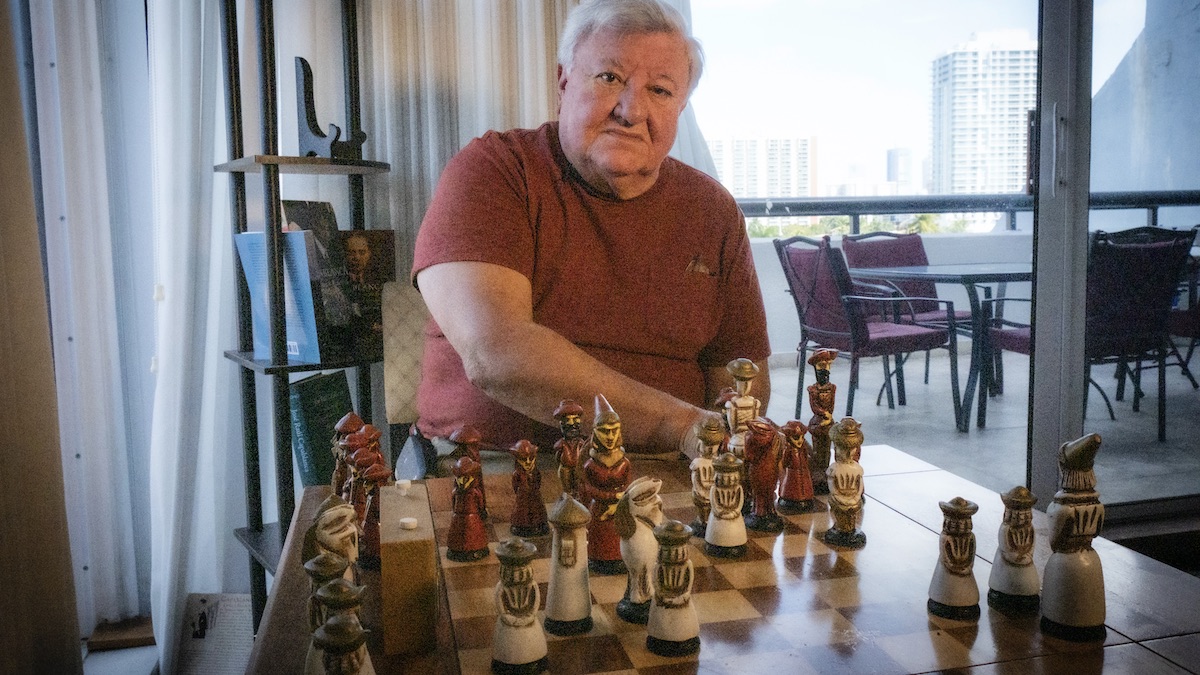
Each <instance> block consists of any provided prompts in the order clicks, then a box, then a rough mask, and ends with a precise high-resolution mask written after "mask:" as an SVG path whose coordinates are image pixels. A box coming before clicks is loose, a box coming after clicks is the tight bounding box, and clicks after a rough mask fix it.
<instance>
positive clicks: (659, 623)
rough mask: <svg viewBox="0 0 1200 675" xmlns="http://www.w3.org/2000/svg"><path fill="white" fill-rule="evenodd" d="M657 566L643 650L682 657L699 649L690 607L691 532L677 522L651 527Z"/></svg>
mask: <svg viewBox="0 0 1200 675" xmlns="http://www.w3.org/2000/svg"><path fill="white" fill-rule="evenodd" d="M654 537H655V539H657V540H658V566H657V568H656V569H655V576H654V601H653V604H652V605H651V607H650V618H649V622H648V623H647V625H646V648H647V649H649V650H650V651H652V652H654V653H655V654H658V655H659V656H686V655H688V654H694V653H695V652H696V650H698V649H700V619H699V616H698V615H697V614H696V606H695V605H694V604H692V574H693V566H692V561H691V560H690V559H689V558H688V551H687V546H688V542H689V541H690V540H691V538H692V529H691V528H690V527H688V526H687V525H684V524H683V523H681V522H679V521H678V520H667V521H665V522H663V523H662V524H661V525H659V526H658V527H656V528H654Z"/></svg>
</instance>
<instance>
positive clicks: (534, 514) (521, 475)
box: [509, 440, 550, 537]
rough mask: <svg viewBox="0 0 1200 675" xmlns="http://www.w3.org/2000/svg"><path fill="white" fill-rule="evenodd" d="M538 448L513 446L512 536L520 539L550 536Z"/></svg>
mask: <svg viewBox="0 0 1200 675" xmlns="http://www.w3.org/2000/svg"><path fill="white" fill-rule="evenodd" d="M537 452H538V449H537V446H536V445H534V444H533V443H530V442H529V441H526V440H520V441H517V442H516V443H514V444H513V446H512V449H511V450H509V453H510V454H511V455H512V456H513V464H514V466H513V474H512V487H513V496H514V499H513V510H512V517H511V518H510V519H509V520H510V521H511V523H512V527H511V529H512V533H513V534H515V535H516V536H518V537H541V536H544V535H546V534H547V533H549V531H550V526H549V525H548V524H547V522H546V504H545V503H544V502H542V472H541V471H540V470H539V469H538V468H537Z"/></svg>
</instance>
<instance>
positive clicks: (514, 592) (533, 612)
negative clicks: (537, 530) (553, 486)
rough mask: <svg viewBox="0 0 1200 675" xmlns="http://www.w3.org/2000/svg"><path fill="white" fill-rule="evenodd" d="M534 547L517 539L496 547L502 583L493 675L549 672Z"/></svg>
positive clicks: (498, 588) (496, 597) (498, 591)
mask: <svg viewBox="0 0 1200 675" xmlns="http://www.w3.org/2000/svg"><path fill="white" fill-rule="evenodd" d="M536 553H537V549H536V548H535V547H534V545H533V544H530V543H529V542H527V541H525V540H524V539H521V538H520V537H513V538H511V539H506V540H504V542H503V543H502V544H500V546H498V547H496V557H497V558H499V559H500V582H499V583H497V584H496V592H495V595H494V601H495V605H496V627H495V629H494V630H493V631H492V672H494V673H540V672H542V671H544V670H546V634H545V633H543V632H542V627H541V626H540V625H538V622H537V611H538V603H539V601H540V599H541V597H540V594H539V593H538V585H537V584H536V583H534V581H533V567H532V566H531V565H530V562H531V561H532V560H533V556H534V554H536Z"/></svg>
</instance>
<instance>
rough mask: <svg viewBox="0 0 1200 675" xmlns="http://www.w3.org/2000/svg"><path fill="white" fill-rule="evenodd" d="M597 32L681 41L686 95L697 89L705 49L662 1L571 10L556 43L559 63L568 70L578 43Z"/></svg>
mask: <svg viewBox="0 0 1200 675" xmlns="http://www.w3.org/2000/svg"><path fill="white" fill-rule="evenodd" d="M600 30H615V31H617V32H618V33H620V34H622V35H630V34H639V33H670V34H672V35H678V36H679V37H681V38H682V39H683V42H684V45H685V46H686V47H687V53H688V93H691V92H692V90H694V89H695V88H696V83H698V82H699V81H700V73H701V72H703V71H704V50H703V49H701V47H700V42H699V41H698V40H697V39H696V38H694V37H692V34H691V31H690V30H689V29H688V25H687V21H686V20H685V19H684V18H683V15H682V14H680V13H679V10H677V9H675V8H674V7H672V6H670V5H668V4H667V3H665V2H663V1H662V0H584V2H582V3H580V4H579V5H577V6H576V7H575V8H574V9H572V10H571V13H570V14H569V15H568V16H567V22H566V24H565V25H564V26H563V34H562V39H561V40H559V43H558V63H559V65H561V66H562V67H563V69H564V70H566V71H570V70H571V66H572V65H574V62H575V50H576V49H578V47H579V43H581V42H583V41H584V40H585V39H587V38H588V36H590V35H592V34H593V33H596V32H599V31H600Z"/></svg>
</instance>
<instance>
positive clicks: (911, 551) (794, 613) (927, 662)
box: [247, 429, 1200, 674]
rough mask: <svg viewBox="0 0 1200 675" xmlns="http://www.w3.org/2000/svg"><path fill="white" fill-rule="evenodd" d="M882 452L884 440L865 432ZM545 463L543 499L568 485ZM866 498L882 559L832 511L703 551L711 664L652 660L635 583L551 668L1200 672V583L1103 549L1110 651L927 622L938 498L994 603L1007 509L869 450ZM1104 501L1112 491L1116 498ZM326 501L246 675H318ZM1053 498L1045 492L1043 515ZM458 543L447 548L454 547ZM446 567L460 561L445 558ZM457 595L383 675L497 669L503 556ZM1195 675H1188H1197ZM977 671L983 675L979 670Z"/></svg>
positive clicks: (554, 649)
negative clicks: (971, 542)
mask: <svg viewBox="0 0 1200 675" xmlns="http://www.w3.org/2000/svg"><path fill="white" fill-rule="evenodd" d="M865 431H866V433H867V434H868V436H867V438H868V440H870V433H871V430H870V429H867V430H865ZM552 461H553V459H552V458H547V457H543V458H541V463H542V465H543V472H542V475H543V481H544V482H543V497H544V499H545V501H546V502H547V503H550V502H551V501H552V500H553V499H554V498H555V497H556V496H557V491H558V489H559V488H558V484H557V481H556V479H555V477H554V472H553V471H548V470H546V469H547V468H549V462H552ZM862 465H863V468H864V470H865V473H866V479H865V485H866V492H867V495H868V498H867V502H866V505H865V507H864V511H863V523H862V528H863V530H864V531H865V532H866V534H867V545H866V548H864V549H862V550H859V551H842V550H836V549H832V548H830V547H828V546H826V545H825V544H824V543H823V542H822V541H821V537H820V534H821V532H823V531H824V530H825V529H827V528H828V526H829V523H830V518H829V514H828V512H827V511H825V510H823V509H822V510H820V511H818V512H816V513H814V514H808V515H803V516H789V517H788V528H787V530H785V532H784V533H782V534H760V533H751V541H750V546H749V548H748V552H747V555H746V557H745V558H743V559H740V560H733V561H723V560H718V559H711V560H710V559H708V558H707V557H706V556H705V555H704V554H703V553H702V550H703V546H702V542H699V540H693V544H697V543H699V544H700V546H699V547H697V546H696V545H693V546H691V547H690V554H691V557H692V560H693V562H694V564H695V565H696V574H695V586H694V588H693V596H692V598H693V601H694V602H695V603H696V605H697V608H698V611H699V614H700V619H701V623H702V625H701V648H700V653H699V654H698V655H697V656H693V657H690V658H683V659H664V658H661V657H657V656H655V655H653V654H650V653H649V652H648V651H647V650H646V649H645V646H644V642H645V628H644V627H643V626H634V625H631V624H627V623H625V622H623V621H621V620H620V619H618V618H616V615H615V604H616V602H617V600H618V599H620V596H621V594H622V593H623V591H624V586H625V579H624V577H592V579H591V581H590V586H591V591H592V595H593V598H594V600H595V604H594V606H593V618H594V619H595V623H596V627H595V628H594V629H593V631H592V632H591V633H589V634H587V635H584V636H579V637H574V638H558V637H553V636H551V637H550V638H549V642H548V643H549V648H550V665H551V667H550V670H551V672H555V673H558V672H576V673H590V672H605V671H617V672H626V673H658V672H705V673H726V672H728V673H735V672H736V673H754V672H762V673H773V674H778V673H783V672H787V673H797V672H804V673H809V672H816V673H820V672H867V671H871V672H881V673H910V672H911V673H918V672H927V671H932V670H946V669H959V668H967V667H971V666H977V667H978V668H977V671H978V672H1000V673H1009V672H1012V673H1027V672H1040V673H1059V672H1062V673H1089V672H1138V673H1175V672H1180V673H1184V672H1200V579H1198V578H1196V577H1192V576H1190V575H1188V574H1185V573H1183V572H1180V571H1178V570H1176V569H1174V568H1171V567H1169V566H1167V565H1164V564H1162V563H1159V562H1157V561H1155V560H1153V559H1150V558H1148V557H1146V556H1143V555H1141V554H1139V553H1136V552H1134V551H1132V550H1129V549H1126V548H1124V547H1122V546H1120V545H1118V544H1114V543H1112V542H1109V541H1107V540H1105V539H1102V538H1098V539H1096V540H1095V548H1096V550H1097V551H1098V552H1099V554H1100V558H1101V560H1102V562H1103V567H1104V577H1105V584H1106V587H1105V594H1106V600H1107V621H1106V625H1107V627H1108V637H1107V639H1106V640H1105V641H1104V643H1103V644H1086V643H1085V644H1078V643H1070V642H1065V641H1062V640H1057V639H1054V638H1051V637H1047V636H1044V635H1042V634H1041V632H1040V630H1039V629H1038V627H1037V624H1038V620H1037V617H1036V616H1033V617H1024V618H1010V617H1006V616H1004V615H1002V614H1000V613H999V612H996V611H994V610H991V609H989V608H988V607H987V606H986V601H984V605H983V614H982V616H981V618H980V619H979V620H978V621H974V622H963V621H948V620H943V619H940V618H936V617H932V616H930V615H928V614H927V613H926V611H925V602H926V599H927V597H928V595H927V592H928V586H929V580H930V578H931V576H932V573H933V569H934V566H935V564H936V561H937V555H938V550H937V547H938V533H939V532H940V530H941V526H942V514H941V511H940V509H939V508H938V501H939V500H942V501H945V500H949V499H951V498H953V497H955V496H962V497H965V498H967V499H970V500H972V501H974V502H976V503H977V504H979V512H978V513H977V514H976V516H975V517H974V531H975V534H976V537H977V542H978V546H977V550H978V558H977V561H976V564H975V577H976V580H977V583H978V585H979V587H980V591H981V597H985V596H986V592H987V579H988V573H989V570H990V561H991V559H992V556H993V555H994V553H995V549H996V532H997V530H998V528H999V524H1000V518H1001V516H1002V514H1003V504H1002V503H1001V501H1000V499H999V497H998V496H997V494H996V493H995V492H992V491H990V490H987V489H986V488H983V487H980V486H978V485H976V484H974V483H971V482H969V481H966V480H964V479H962V478H959V477H957V476H955V475H953V474H950V473H948V472H946V471H942V470H940V469H938V468H936V467H934V466H932V465H930V464H927V463H925V462H923V461H921V460H918V459H916V458H914V457H911V456H910V455H906V454H905V453H902V452H900V451H898V450H896V449H894V448H891V447H889V446H885V445H869V446H866V447H864V448H863V453H862ZM634 475H635V476H636V475H653V476H657V477H659V478H661V479H662V480H663V501H664V510H665V512H666V515H667V516H668V517H672V518H676V519H681V520H685V521H690V520H691V518H692V515H693V510H692V506H691V496H690V494H689V493H688V491H687V489H688V488H687V486H688V477H687V468H686V465H685V463H684V462H683V461H662V460H650V459H635V460H634ZM508 481H509V476H508V475H507V474H496V475H488V476H486V477H485V484H486V486H487V490H488V508H489V511H490V512H491V514H492V519H493V523H492V525H491V529H492V532H491V534H492V537H493V539H494V540H495V541H499V540H501V539H502V538H504V537H507V536H508V523H507V514H508V513H509V509H510V508H511V504H512V496H511V489H509V488H508ZM427 486H428V487H429V491H430V505H431V510H432V511H433V518H434V525H435V528H436V529H437V534H438V539H439V541H443V538H444V535H445V529H446V527H447V526H448V524H449V517H450V514H449V496H450V490H451V483H450V481H449V479H433V480H429V481H427ZM1099 489H1100V491H1101V494H1102V495H1103V490H1104V486H1103V485H1100V486H1099ZM325 494H326V491H325V489H323V488H310V489H309V490H308V491H306V493H305V495H304V499H303V500H302V502H301V504H300V507H299V508H298V510H297V518H296V520H295V521H294V523H293V526H292V530H291V531H292V533H293V534H295V536H294V537H292V538H289V540H288V542H287V543H286V545H285V549H284V553H283V559H282V560H281V563H280V570H281V572H280V575H279V576H278V577H276V579H275V587H274V588H273V589H272V592H271V597H270V598H269V600H268V603H267V607H266V612H265V614H264V616H263V622H262V626H261V627H260V632H259V636H258V639H257V641H256V644H255V647H254V651H253V653H252V654H251V660H250V664H249V666H248V669H247V672H255V673H257V672H295V673H299V672H302V664H303V659H304V655H305V651H306V649H307V644H308V643H307V640H308V634H307V626H306V625H305V619H304V617H305V613H304V612H305V610H304V603H305V595H306V593H307V584H308V579H307V577H305V575H304V572H303V570H302V569H301V568H300V565H301V563H302V561H300V560H298V557H299V537H300V536H302V533H303V531H304V529H305V528H306V527H307V524H308V522H309V521H310V519H311V517H312V513H313V512H314V511H315V508H316V505H317V504H318V503H319V502H320V499H322V498H323V497H324V495H325ZM1051 496H1052V495H1040V498H1041V501H1040V502H1039V504H1040V505H1044V504H1045V503H1047V502H1048V501H1049V499H1050V497H1051ZM1034 516H1035V518H1034V523H1035V528H1036V530H1037V537H1038V539H1037V547H1036V552H1035V562H1036V566H1037V567H1038V569H1039V571H1040V570H1041V569H1042V568H1043V566H1044V565H1045V562H1046V559H1047V558H1048V557H1049V554H1050V550H1049V544H1048V531H1047V526H1048V524H1047V521H1046V518H1045V516H1044V514H1042V513H1041V512H1038V511H1035V513H1034ZM533 541H534V542H535V543H537V544H538V546H539V549H540V550H541V553H540V556H541V558H540V559H538V560H535V562H534V574H535V578H536V579H537V581H538V582H539V583H540V584H541V590H542V593H543V600H544V595H545V584H546V581H547V580H548V574H549V567H548V561H547V560H546V559H545V557H546V555H547V553H546V549H548V540H546V539H535V540H533ZM443 543H444V542H443ZM443 553H444V549H443ZM441 564H442V577H443V591H444V592H443V593H442V594H441V595H442V600H443V604H442V610H443V612H442V617H441V620H440V621H439V630H438V640H437V644H436V645H435V647H436V651H434V652H433V653H431V654H427V655H423V656H420V657H416V658H407V659H401V658H394V657H393V658H387V657H384V656H383V655H382V653H381V652H380V650H379V646H380V644H379V640H378V636H374V637H373V639H372V641H371V642H370V643H369V644H370V646H371V649H372V657H373V660H374V663H375V666H376V670H377V671H378V672H380V673H393V672H394V673H408V672H420V673H450V672H472V673H473V672H486V670H487V667H488V664H489V662H490V653H491V650H490V644H491V627H492V624H493V622H494V615H493V611H494V610H493V609H492V604H491V594H492V589H493V587H494V585H495V583H496V581H497V579H498V569H499V566H498V563H497V561H496V560H495V557H494V556H491V557H490V558H489V559H488V560H485V561H482V562H479V563H470V564H462V563H453V562H449V561H447V560H445V558H444V557H442V558H441ZM364 580H365V582H366V583H367V584H368V585H369V586H370V589H369V591H368V593H367V596H368V601H367V604H366V605H365V606H364V617H363V619H364V623H366V624H367V626H368V627H371V626H372V625H378V616H379V615H378V611H379V595H378V586H377V584H378V577H377V575H375V576H374V577H373V576H372V574H371V573H369V572H368V573H366V574H364ZM1189 669H1190V671H1189ZM973 672H976V671H973Z"/></svg>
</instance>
